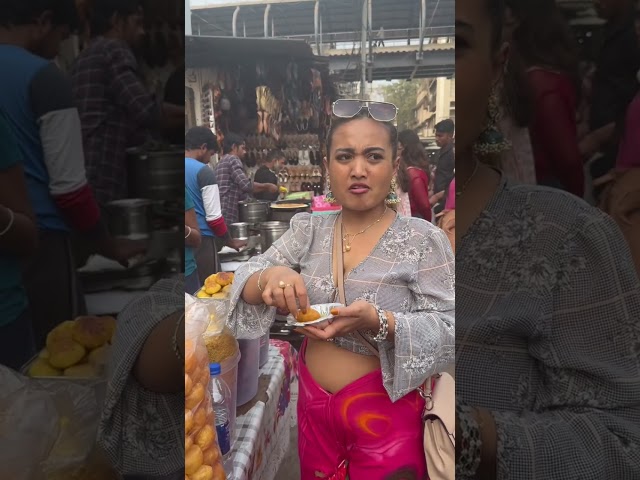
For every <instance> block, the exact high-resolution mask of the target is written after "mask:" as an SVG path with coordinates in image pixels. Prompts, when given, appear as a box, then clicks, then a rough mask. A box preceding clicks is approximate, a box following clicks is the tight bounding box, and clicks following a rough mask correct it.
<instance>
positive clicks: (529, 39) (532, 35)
mask: <svg viewBox="0 0 640 480" xmlns="http://www.w3.org/2000/svg"><path fill="white" fill-rule="evenodd" d="M506 5H507V6H508V7H509V8H510V9H511V11H512V12H513V15H514V17H515V18H516V19H517V21H518V22H519V23H518V26H517V27H516V29H515V30H514V32H513V40H514V43H515V47H516V49H517V50H518V53H519V54H520V55H521V57H522V60H523V62H524V63H525V65H526V66H527V67H533V66H541V67H549V68H552V69H554V70H557V71H559V72H562V73H564V74H566V75H568V76H569V77H570V78H571V80H572V82H573V83H574V85H575V87H576V91H577V92H580V85H581V82H580V73H579V60H578V59H579V51H578V46H577V43H576V41H575V39H574V37H573V35H572V34H571V31H570V29H569V25H568V23H567V21H566V19H565V18H564V16H563V14H562V12H561V11H560V9H559V8H558V7H557V5H556V3H555V1H554V0H535V1H532V0H507V2H506Z"/></svg>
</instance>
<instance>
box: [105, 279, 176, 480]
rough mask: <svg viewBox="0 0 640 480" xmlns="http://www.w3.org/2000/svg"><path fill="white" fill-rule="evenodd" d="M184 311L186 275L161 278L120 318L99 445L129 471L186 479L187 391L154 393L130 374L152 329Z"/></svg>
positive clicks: (121, 469)
mask: <svg viewBox="0 0 640 480" xmlns="http://www.w3.org/2000/svg"><path fill="white" fill-rule="evenodd" d="M181 310H182V311H183V310H184V278H181V279H175V280H161V281H159V282H158V283H156V284H155V285H154V286H153V287H151V289H150V290H149V291H148V292H146V293H145V294H144V295H142V296H141V297H140V298H138V299H136V300H134V301H132V302H131V303H129V305H127V307H126V308H125V309H124V310H123V311H122V313H121V314H120V315H119V316H118V326H117V330H116V336H115V339H114V342H113V350H112V354H111V360H110V363H109V366H108V381H109V383H108V387H107V394H106V399H105V404H104V408H103V413H102V419H101V421H100V426H99V431H98V443H99V445H100V446H101V447H102V449H103V450H104V451H105V453H106V454H107V455H108V457H109V459H110V460H111V462H112V463H113V465H114V467H115V468H117V470H118V471H119V472H121V473H123V474H125V475H141V476H145V478H147V477H152V478H154V479H163V480H164V479H171V480H174V479H175V478H182V474H183V472H184V420H183V417H182V413H181V412H182V411H183V410H184V393H183V392H180V393H178V394H166V395H165V394H158V393H154V392H150V391H148V390H146V389H145V388H143V387H142V386H141V385H140V384H139V383H138V382H137V381H136V379H135V378H134V377H133V375H131V371H132V370H133V367H134V365H135V362H136V360H137V358H138V355H139V354H140V350H142V347H143V345H144V342H145V341H146V340H147V337H148V336H149V334H150V333H151V331H152V330H153V329H154V328H155V327H156V326H157V325H158V324H159V323H160V322H161V321H162V320H164V319H165V318H167V317H168V316H170V315H172V314H174V313H176V312H178V311H181ZM176 474H178V476H177V477H176Z"/></svg>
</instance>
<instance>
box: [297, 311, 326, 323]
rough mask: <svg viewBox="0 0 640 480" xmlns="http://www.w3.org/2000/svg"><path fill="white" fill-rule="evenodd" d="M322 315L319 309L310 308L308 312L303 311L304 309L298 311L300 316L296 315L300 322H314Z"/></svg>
mask: <svg viewBox="0 0 640 480" xmlns="http://www.w3.org/2000/svg"><path fill="white" fill-rule="evenodd" d="M321 316H322V315H320V312H318V311H317V310H314V309H313V308H310V309H309V310H307V313H302V310H301V311H299V312H298V316H297V317H296V321H298V322H300V323H307V322H313V321H314V320H318V319H319V318H320V317H321Z"/></svg>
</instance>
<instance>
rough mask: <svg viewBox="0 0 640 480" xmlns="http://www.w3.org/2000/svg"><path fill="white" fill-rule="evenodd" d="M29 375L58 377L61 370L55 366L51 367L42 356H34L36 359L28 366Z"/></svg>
mask: <svg viewBox="0 0 640 480" xmlns="http://www.w3.org/2000/svg"><path fill="white" fill-rule="evenodd" d="M27 373H28V374H29V376H30V377H59V376H60V375H62V372H61V371H60V370H58V369H57V368H53V367H52V366H51V365H49V362H47V361H46V360H44V359H42V358H36V360H35V361H34V362H33V363H32V364H31V365H30V366H29V371H28V372H27Z"/></svg>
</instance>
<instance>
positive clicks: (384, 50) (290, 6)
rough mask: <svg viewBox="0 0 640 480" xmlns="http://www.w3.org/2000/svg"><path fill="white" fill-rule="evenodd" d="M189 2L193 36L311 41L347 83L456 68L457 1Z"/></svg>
mask: <svg viewBox="0 0 640 480" xmlns="http://www.w3.org/2000/svg"><path fill="white" fill-rule="evenodd" d="M190 1H191V26H192V31H193V34H194V35H203V36H233V37H253V38H255V37H262V38H288V39H299V40H305V41H306V42H307V43H308V44H309V45H311V46H312V48H313V50H314V52H315V53H316V55H319V56H321V57H324V58H328V60H329V68H330V70H331V71H332V72H334V74H335V75H336V76H338V77H339V78H340V79H341V80H343V81H348V82H352V81H360V82H367V81H368V82H370V81H374V80H393V79H405V80H409V79H413V78H425V77H439V76H451V75H453V73H454V66H455V51H454V45H453V37H454V36H455V26H454V25H455V23H454V22H455V18H454V17H455V1H454V0H234V1H231V0H190ZM443 39H448V43H438V42H440V41H443ZM382 45H384V46H382Z"/></svg>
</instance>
